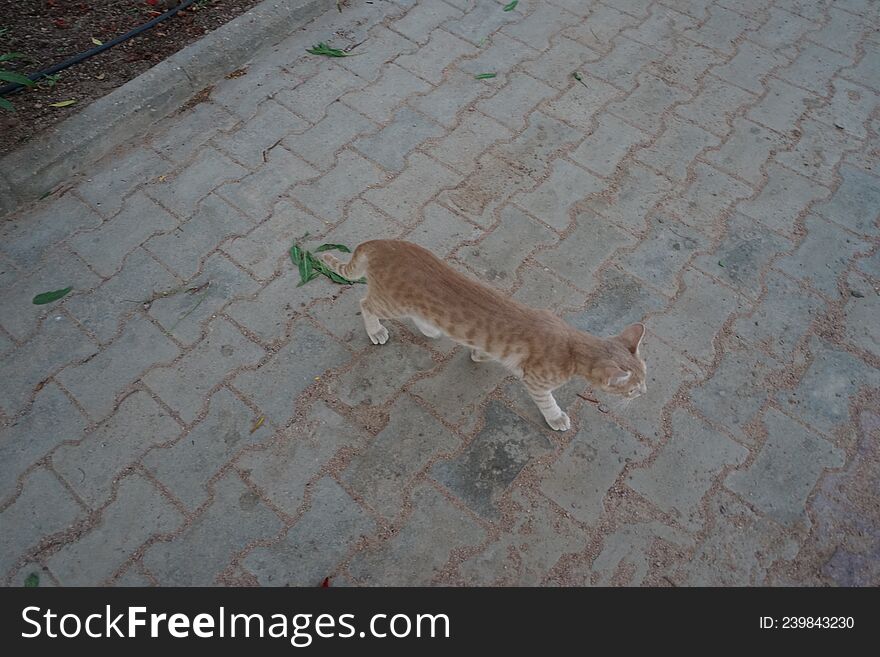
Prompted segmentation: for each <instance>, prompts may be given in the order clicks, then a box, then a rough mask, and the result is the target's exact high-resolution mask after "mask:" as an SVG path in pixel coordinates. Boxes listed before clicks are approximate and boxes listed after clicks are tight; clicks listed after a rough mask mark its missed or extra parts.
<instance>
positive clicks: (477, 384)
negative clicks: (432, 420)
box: [409, 349, 508, 431]
mask: <svg viewBox="0 0 880 657" xmlns="http://www.w3.org/2000/svg"><path fill="white" fill-rule="evenodd" d="M507 376H508V372H507V370H505V369H504V368H502V367H501V366H500V365H499V364H497V363H493V362H483V363H475V362H474V361H472V360H471V358H470V354H469V353H468V351H467V350H466V349H459V350H458V351H457V352H456V353H455V355H454V356H453V357H452V360H451V361H450V362H449V363H448V364H447V365H445V366H443V368H442V369H441V368H438V370H437V371H435V372H434V373H433V374H432V375H430V376H428V377H426V378H422V379H419V380H418V381H416V382H415V383H413V384H412V385H411V386H409V391H410V392H411V393H412V394H414V395H416V396H418V397H420V398H421V399H423V400H424V401H425V402H426V403H427V404H428V406H429V407H431V408H433V409H435V410H436V411H437V412H438V413H439V414H440V417H442V418H443V419H444V420H446V421H447V422H449V423H450V424H453V425H457V426H461V427H462V429H463V430H464V431H469V430H471V429H472V428H473V427H474V425H475V424H476V423H477V421H478V420H479V413H478V410H479V406H480V404H481V403H482V402H483V401H484V400H485V399H486V397H487V395H489V393H491V392H492V391H493V390H494V389H495V388H497V387H498V385H499V384H500V383H501V382H502V381H503V380H504V378H505V377H507ZM457 381H467V382H468V385H466V386H460V385H456V382H457Z"/></svg>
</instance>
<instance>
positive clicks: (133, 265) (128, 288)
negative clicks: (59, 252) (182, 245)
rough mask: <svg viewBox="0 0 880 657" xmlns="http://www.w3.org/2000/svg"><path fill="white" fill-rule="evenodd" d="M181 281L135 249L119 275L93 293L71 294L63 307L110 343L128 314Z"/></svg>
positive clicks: (170, 289) (144, 253)
mask: <svg viewBox="0 0 880 657" xmlns="http://www.w3.org/2000/svg"><path fill="white" fill-rule="evenodd" d="M67 280H70V279H67ZM181 283H182V281H181V280H180V279H179V278H177V277H176V276H174V275H173V274H172V273H171V272H169V271H168V270H167V269H165V268H164V267H163V266H162V265H161V264H159V263H158V262H157V261H156V259H155V258H153V257H152V256H150V254H148V253H147V252H146V251H144V250H143V249H136V250H135V251H134V252H133V253H131V254H129V255H128V257H127V258H126V260H125V264H124V265H123V266H122V270H121V271H120V272H119V273H118V274H116V275H115V276H113V277H112V278H110V279H109V280H107V281H106V282H105V283H103V284H102V285H100V286H99V287H97V288H96V289H95V290H94V291H93V292H92V293H90V294H82V295H74V296H71V297H70V298H69V299H67V301H65V303H64V307H65V308H66V309H67V310H68V311H69V312H70V313H71V314H72V315H73V316H74V317H75V318H76V320H77V321H78V322H79V323H80V324H82V325H83V326H84V327H85V328H87V329H88V330H89V331H91V332H92V333H94V334H95V336H96V337H97V338H98V340H99V341H100V342H101V343H102V344H107V343H108V342H110V341H111V340H112V339H113V337H114V336H115V335H116V333H117V331H118V330H119V326H120V324H121V323H122V322H123V321H124V318H125V317H126V316H128V315H133V314H136V313H139V312H141V310H142V309H143V307H144V304H149V303H150V302H151V301H152V300H153V299H155V298H156V297H157V296H158V295H161V294H162V293H164V292H170V291H172V290H175V289H177V288H179V287H180V285H181ZM43 289H46V288H45V287H43Z"/></svg>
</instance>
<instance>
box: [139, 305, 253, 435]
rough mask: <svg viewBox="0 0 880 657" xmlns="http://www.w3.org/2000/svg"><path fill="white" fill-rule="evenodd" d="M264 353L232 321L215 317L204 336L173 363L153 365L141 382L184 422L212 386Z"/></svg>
mask: <svg viewBox="0 0 880 657" xmlns="http://www.w3.org/2000/svg"><path fill="white" fill-rule="evenodd" d="M265 355H266V352H265V350H264V349H262V348H261V347H258V346H257V345H255V344H254V343H253V342H251V341H250V340H248V339H247V338H245V337H244V336H243V335H242V334H241V333H240V332H239V331H238V330H237V329H236V328H235V327H234V326H232V324H230V323H229V322H227V321H225V320H223V319H216V320H214V321H213V322H211V324H210V325H209V326H208V332H207V335H206V336H205V338H204V339H203V340H202V341H201V342H199V343H198V344H197V345H196V346H195V347H194V348H193V350H192V351H190V352H189V353H187V354H186V355H185V356H183V358H181V359H180V360H179V361H177V362H176V363H175V364H173V365H169V366H165V367H162V366H160V367H156V368H154V369H152V370H150V371H149V372H147V374H146V375H144V377H143V382H144V383H145V384H146V385H147V387H149V388H150V389H151V390H152V391H153V392H155V393H156V394H157V395H158V396H159V397H160V398H161V399H162V401H164V402H165V403H166V404H168V406H169V407H171V408H173V409H174V410H175V411H177V413H178V414H179V415H180V417H181V419H182V420H183V421H184V422H186V423H190V422H192V421H193V420H194V419H195V417H196V415H197V414H198V412H199V410H200V408H201V405H202V400H203V399H204V398H205V397H206V396H207V395H208V394H209V393H210V391H211V389H212V388H213V387H214V386H216V385H217V384H219V383H220V382H221V381H222V380H223V379H224V378H225V377H227V376H228V375H229V374H230V373H232V372H233V371H234V370H236V369H238V368H239V367H248V366H253V365H256V364H257V363H259V361H260V359H261V358H263V356H265Z"/></svg>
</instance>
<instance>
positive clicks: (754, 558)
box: [673, 491, 798, 586]
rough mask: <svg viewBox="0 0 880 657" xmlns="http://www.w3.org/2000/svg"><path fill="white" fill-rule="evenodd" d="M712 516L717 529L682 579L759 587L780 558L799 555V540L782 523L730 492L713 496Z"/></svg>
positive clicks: (703, 542)
mask: <svg viewBox="0 0 880 657" xmlns="http://www.w3.org/2000/svg"><path fill="white" fill-rule="evenodd" d="M709 516H710V517H711V518H712V519H714V525H713V529H712V531H711V532H709V533H708V534H707V535H706V536H705V537H702V539H701V540H700V541H699V542H698V545H697V549H696V550H695V552H694V555H693V557H692V558H691V559H689V560H688V561H687V562H685V563H684V564H683V566H682V568H681V571H682V572H681V574H680V577H681V581H686V582H688V583H689V584H691V585H693V586H733V585H740V586H759V585H761V584H764V580H765V578H766V576H767V571H768V570H769V569H770V567H771V566H772V565H773V564H774V563H775V562H776V561H779V560H783V559H792V558H794V556H795V554H797V551H798V543H797V541H795V540H793V539H792V538H791V537H790V536H789V534H788V533H786V532H785V531H783V529H782V528H781V527H780V526H779V525H778V524H776V523H775V522H773V521H772V520H770V519H769V518H766V517H764V516H762V515H757V514H756V513H755V512H754V511H753V510H752V509H750V508H749V507H748V506H747V505H746V504H745V503H743V502H742V500H740V499H739V498H737V497H736V496H734V495H731V494H730V493H728V492H726V491H721V492H720V493H719V494H718V495H717V496H716V497H715V498H713V499H712V501H711V504H710V505H709ZM676 579H677V578H675V577H673V581H676Z"/></svg>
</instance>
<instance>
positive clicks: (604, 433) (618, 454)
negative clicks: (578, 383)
mask: <svg viewBox="0 0 880 657" xmlns="http://www.w3.org/2000/svg"><path fill="white" fill-rule="evenodd" d="M589 410H590V409H587V408H584V409H583V410H582V411H581V429H580V431H578V432H577V434H576V435H575V436H574V438H573V439H572V441H571V442H570V443H569V444H568V446H567V447H566V448H565V449H564V450H563V451H562V454H560V456H559V458H558V459H557V460H556V461H555V462H554V463H553V464H551V465H549V466H546V468H545V469H544V471H543V473H542V474H541V491H542V492H543V493H544V494H545V495H546V496H547V497H549V498H550V499H551V500H553V501H554V502H556V503H557V504H558V505H559V506H560V507H562V508H563V509H565V510H566V511H567V512H568V513H570V514H571V515H572V516H574V517H575V518H576V519H578V520H579V521H581V522H583V523H585V524H588V525H593V524H595V523H596V521H597V520H599V518H600V516H601V515H602V512H603V511H604V504H603V500H604V499H605V495H606V493H607V492H608V489H610V488H611V486H612V484H613V483H614V481H615V480H616V479H617V477H618V476H619V475H620V473H621V472H622V471H623V469H624V468H625V467H626V465H627V463H629V462H631V461H638V460H641V459H642V458H644V457H645V456H647V455H648V449H647V447H645V446H644V445H643V444H642V443H640V442H639V441H638V440H637V439H636V437H635V436H634V435H632V434H631V433H630V432H629V431H626V430H625V429H621V428H620V427H618V426H617V425H616V424H613V423H611V422H610V421H609V420H608V419H607V418H606V417H604V416H601V415H595V414H592V413H590V412H589Z"/></svg>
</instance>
